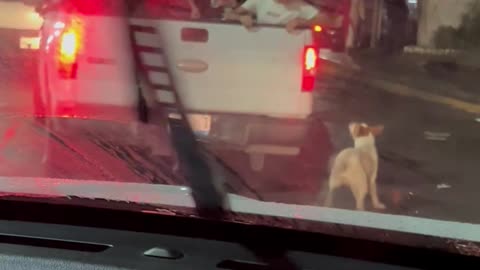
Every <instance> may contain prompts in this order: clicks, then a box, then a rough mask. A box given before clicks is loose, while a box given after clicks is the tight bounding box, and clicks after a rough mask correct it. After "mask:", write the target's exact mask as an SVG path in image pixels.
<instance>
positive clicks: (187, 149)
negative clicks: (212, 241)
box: [123, 1, 226, 218]
mask: <svg viewBox="0 0 480 270" xmlns="http://www.w3.org/2000/svg"><path fill="white" fill-rule="evenodd" d="M138 2H140V1H138ZM123 4H124V6H123V8H124V14H125V15H126V16H125V18H126V19H125V26H126V27H128V29H129V32H130V42H131V48H132V53H133V56H134V59H135V66H134V67H132V72H133V73H134V74H135V76H136V78H137V81H138V82H139V85H144V86H145V87H146V88H148V89H141V88H140V87H139V89H138V94H139V107H140V106H141V107H143V109H145V108H147V107H148V106H146V101H145V97H144V95H147V96H149V98H150V100H154V101H155V102H154V103H155V105H156V107H157V108H158V110H155V109H152V112H153V113H156V112H158V113H160V114H161V116H162V117H149V115H144V114H143V112H140V113H139V115H141V118H142V119H143V120H145V121H149V122H150V123H152V122H155V121H156V122H158V123H155V124H159V125H166V128H167V130H168V131H169V132H168V134H169V136H170V139H171V142H172V144H173V146H174V149H175V151H176V154H177V158H178V161H179V164H180V168H181V170H182V172H183V174H184V176H185V178H186V181H187V182H188V184H189V185H190V188H191V192H192V197H193V200H194V202H195V205H196V209H197V212H198V214H199V215H202V216H204V217H213V218H218V217H220V216H221V215H223V209H224V206H225V200H226V199H225V198H226V194H225V192H223V190H222V189H219V188H218V185H217V184H216V183H217V182H220V181H219V180H218V179H214V178H215V175H214V174H213V173H212V169H211V167H210V165H209V159H208V158H207V157H206V155H205V152H204V151H202V149H201V148H202V146H201V145H200V144H199V143H198V141H197V140H196V137H195V134H194V133H193V131H192V129H191V127H190V124H189V122H188V120H187V117H186V113H185V110H184V107H183V105H182V103H181V99H180V96H179V94H178V92H177V89H176V87H175V82H174V78H173V76H172V74H171V72H170V70H169V67H171V65H169V64H168V55H166V54H165V51H166V50H163V48H162V46H161V45H162V44H158V45H159V46H158V47H148V48H146V47H145V46H137V44H136V35H135V32H136V31H138V32H142V31H143V32H148V33H150V34H158V33H157V31H158V30H157V29H156V28H155V27H148V26H147V27H145V26H133V25H131V24H130V21H129V18H130V14H132V12H135V8H134V7H132V6H129V5H128V2H126V1H123ZM160 36H161V35H160ZM160 40H161V39H159V43H161V41H160ZM142 49H143V50H145V49H148V51H149V52H150V53H152V52H153V53H157V54H161V55H162V56H163V59H165V63H166V65H165V66H166V67H167V68H166V71H165V75H166V76H168V77H169V79H170V80H169V81H170V82H171V85H169V86H168V87H166V88H168V89H169V90H168V91H170V92H171V94H172V95H173V96H174V102H171V101H169V102H162V101H159V100H157V98H156V97H157V95H156V94H155V93H154V91H155V87H154V84H153V83H152V82H151V81H150V80H149V76H148V74H149V70H148V69H149V68H152V67H151V66H147V65H145V64H144V63H143V62H142V57H141V56H140V54H141V50H142ZM152 97H155V98H152ZM152 116H155V115H152Z"/></svg>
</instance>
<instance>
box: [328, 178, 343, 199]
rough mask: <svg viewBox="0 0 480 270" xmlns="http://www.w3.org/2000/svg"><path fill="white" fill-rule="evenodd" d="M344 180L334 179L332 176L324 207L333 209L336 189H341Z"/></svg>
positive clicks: (329, 180)
mask: <svg viewBox="0 0 480 270" xmlns="http://www.w3.org/2000/svg"><path fill="white" fill-rule="evenodd" d="M342 183H343V182H342V179H341V177H333V176H330V178H329V179H328V193H327V197H326V198H325V203H324V205H325V206H326V207H331V206H332V204H333V193H334V192H335V189H337V188H339V187H340V186H341V185H342Z"/></svg>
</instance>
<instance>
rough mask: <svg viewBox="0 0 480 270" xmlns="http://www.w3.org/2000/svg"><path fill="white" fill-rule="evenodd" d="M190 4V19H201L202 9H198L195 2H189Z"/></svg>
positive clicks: (192, 0) (189, 0) (190, 0)
mask: <svg viewBox="0 0 480 270" xmlns="http://www.w3.org/2000/svg"><path fill="white" fill-rule="evenodd" d="M187 1H188V4H189V5H190V10H191V12H190V18H192V19H198V18H200V16H201V14H200V9H199V8H198V5H197V3H195V0H187Z"/></svg>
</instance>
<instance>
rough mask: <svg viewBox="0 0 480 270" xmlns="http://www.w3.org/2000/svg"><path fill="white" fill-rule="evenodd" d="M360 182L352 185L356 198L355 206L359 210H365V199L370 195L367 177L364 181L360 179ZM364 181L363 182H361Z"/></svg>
mask: <svg viewBox="0 0 480 270" xmlns="http://www.w3.org/2000/svg"><path fill="white" fill-rule="evenodd" d="M358 180H359V181H356V182H353V183H352V184H351V185H350V189H351V190H352V193H353V197H355V206H356V208H357V210H361V211H363V210H365V197H366V196H367V194H368V186H367V185H368V182H367V181H368V179H367V177H366V176H365V177H364V179H358ZM360 180H362V181H360Z"/></svg>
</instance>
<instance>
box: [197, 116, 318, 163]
mask: <svg viewBox="0 0 480 270" xmlns="http://www.w3.org/2000/svg"><path fill="white" fill-rule="evenodd" d="M310 122H311V121H310V118H306V119H282V118H272V117H264V116H250V115H225V114H216V115H212V124H211V130H210V132H209V134H208V135H206V136H202V139H203V140H206V141H209V142H212V143H215V144H217V145H222V146H225V147H228V148H236V149H241V150H244V151H245V152H247V153H252V154H260V153H262V154H274V155H298V154H299V152H300V147H301V146H302V145H303V144H304V141H305V139H306V138H307V134H308V130H309V127H310Z"/></svg>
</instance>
